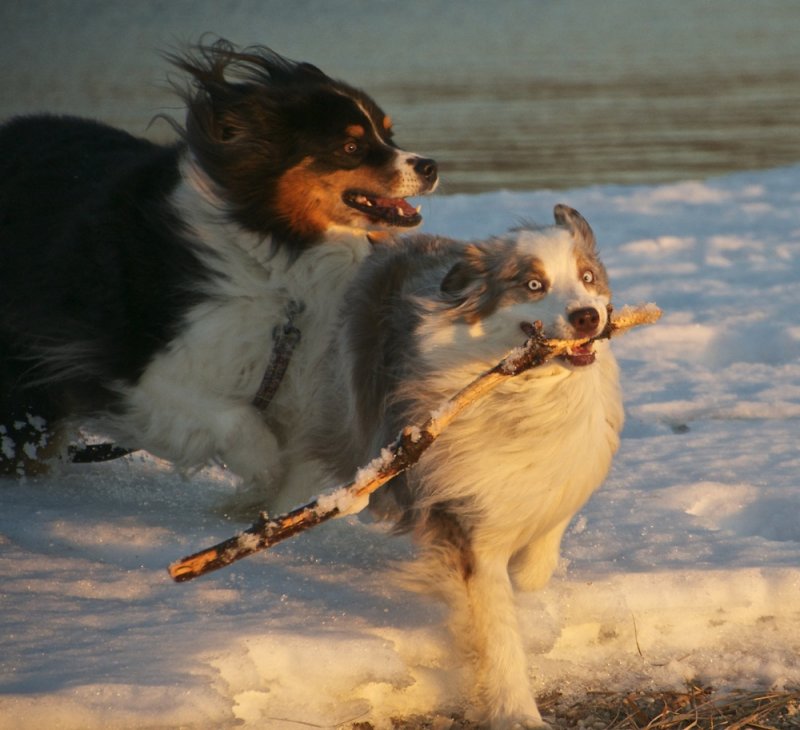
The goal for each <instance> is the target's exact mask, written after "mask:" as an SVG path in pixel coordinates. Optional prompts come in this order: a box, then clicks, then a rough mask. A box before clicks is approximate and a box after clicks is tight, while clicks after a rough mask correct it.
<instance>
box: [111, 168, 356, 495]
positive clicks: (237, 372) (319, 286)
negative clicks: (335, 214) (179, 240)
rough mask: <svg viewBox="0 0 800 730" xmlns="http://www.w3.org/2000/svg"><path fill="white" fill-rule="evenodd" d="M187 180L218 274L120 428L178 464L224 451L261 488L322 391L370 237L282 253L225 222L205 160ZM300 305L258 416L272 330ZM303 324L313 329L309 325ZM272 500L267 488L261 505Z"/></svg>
mask: <svg viewBox="0 0 800 730" xmlns="http://www.w3.org/2000/svg"><path fill="white" fill-rule="evenodd" d="M185 178H186V179H187V180H188V181H189V182H188V184H185V185H183V186H182V187H181V188H179V190H178V191H177V194H176V198H175V204H176V206H177V207H178V209H179V210H180V211H181V213H182V215H183V218H184V220H185V221H186V222H187V224H188V226H189V227H190V230H191V231H192V232H193V233H194V235H195V236H196V237H197V240H198V241H199V242H201V244H202V246H203V247H204V248H203V251H201V254H202V255H203V256H204V258H205V259H206V263H207V265H208V267H209V268H210V269H212V270H213V271H216V272H218V274H219V275H218V276H217V277H216V278H214V279H213V280H211V281H210V282H208V283H206V284H205V285H204V286H205V287H206V288H207V291H208V293H209V294H210V297H209V298H208V299H207V300H206V301H204V302H203V303H202V304H199V305H197V306H196V307H194V308H193V309H191V310H190V311H189V313H188V315H187V317H186V322H185V323H184V324H185V326H184V327H183V328H182V330H181V332H180V333H179V334H178V335H177V336H176V337H175V338H174V340H173V341H172V342H171V343H170V345H169V347H168V348H167V349H166V350H164V351H163V352H161V353H160V354H159V355H158V356H156V357H155V358H154V360H153V362H152V363H151V364H150V366H149V367H148V368H147V370H146V371H145V373H144V374H143V375H142V377H141V379H140V381H139V382H138V383H137V384H136V386H135V387H133V388H130V389H128V391H127V392H126V394H125V395H126V408H127V410H126V418H125V421H124V424H123V425H122V426H121V428H120V430H123V431H124V432H125V435H126V436H127V437H129V438H130V439H131V440H132V441H133V442H135V443H139V444H144V445H147V444H150V443H158V444H163V445H164V446H162V448H161V453H162V454H163V455H164V456H167V458H169V459H170V460H171V461H173V462H175V463H176V464H178V465H181V466H185V467H194V466H195V465H197V464H203V463H205V462H206V461H208V459H210V458H213V457H215V456H219V457H220V458H222V459H223V460H224V461H225V463H226V464H227V465H228V466H229V467H230V468H231V469H232V470H233V471H234V472H235V473H237V474H239V475H240V476H242V477H243V478H244V480H245V482H246V483H256V484H258V485H259V486H260V488H261V489H264V488H265V487H268V486H270V485H271V484H272V483H274V482H276V481H277V480H279V478H280V475H281V471H282V463H281V462H282V456H281V454H282V451H283V449H284V447H285V443H284V442H285V439H286V438H288V437H289V436H288V435H289V434H292V433H294V432H295V431H296V430H297V429H298V423H299V422H300V421H301V420H302V418H303V417H304V416H305V413H306V411H307V408H308V405H309V403H310V402H312V401H313V399H314V397H315V389H314V387H313V383H314V382H316V381H315V378H314V377H313V373H314V370H315V368H317V367H318V365H319V363H320V361H321V359H322V357H323V355H324V351H325V346H326V344H327V339H328V337H327V333H328V332H329V331H330V327H331V325H332V322H333V319H334V317H335V315H336V314H337V312H338V306H339V303H340V300H341V297H342V295H343V292H344V290H345V288H346V287H347V285H348V284H349V283H350V281H351V279H352V277H353V275H354V273H355V271H356V270H357V266H358V263H359V262H360V261H361V260H362V259H363V258H364V257H365V256H367V255H368V253H369V250H370V243H369V242H368V240H367V238H366V236H365V235H363V234H362V235H354V234H351V233H349V232H347V231H343V232H342V233H341V235H330V236H329V237H328V238H327V239H326V240H325V242H323V243H320V244H318V245H316V246H314V247H313V248H311V249H310V250H309V251H307V252H305V253H304V254H303V255H302V256H300V257H299V258H298V259H297V260H295V261H292V260H291V258H290V257H289V255H288V254H287V253H286V252H285V251H281V252H278V253H275V254H274V253H273V252H272V250H271V246H270V241H269V240H268V239H266V240H265V239H263V238H260V237H257V236H255V235H249V234H246V233H243V232H242V230H241V228H239V227H236V226H233V225H232V224H229V223H226V222H225V220H224V218H223V217H222V216H221V215H220V214H219V201H218V200H216V199H215V198H214V195H213V193H212V192H211V191H210V190H209V189H208V187H207V183H206V181H205V180H204V178H203V177H202V176H200V175H199V173H197V171H196V170H191V169H189V170H187V173H186V175H185ZM295 305H300V307H301V311H300V313H299V314H296V315H295V319H294V324H295V325H296V326H297V327H298V328H299V329H300V331H301V339H300V343H299V345H298V346H297V348H296V350H295V352H294V353H293V355H292V358H291V363H290V367H289V368H288V369H287V371H286V374H285V376H284V379H283V380H282V382H281V383H280V387H279V388H278V390H277V393H276V395H275V398H274V400H273V401H272V402H271V403H270V404H269V409H268V413H267V414H259V413H258V411H256V409H255V408H253V406H252V401H253V398H254V396H255V395H256V393H257V391H258V389H259V386H260V384H261V381H262V379H263V377H264V373H265V370H266V368H267V367H268V364H269V363H270V358H271V354H272V352H273V348H274V344H275V342H274V333H275V332H276V331H278V330H280V329H281V328H282V327H283V326H284V325H285V324H286V322H287V318H288V316H289V309H290V307H294V306H295ZM306 322H312V323H313V329H312V330H311V331H305V332H303V329H304V325H305V323H306ZM167 449H169V450H170V451H169V453H165V452H166V450H167ZM264 498H265V495H264V493H261V494H260V495H259V499H260V500H262V505H263V499H264ZM242 505H243V508H247V506H248V505H246V504H245V501H244V500H243V501H242Z"/></svg>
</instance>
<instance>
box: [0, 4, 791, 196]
mask: <svg viewBox="0 0 800 730" xmlns="http://www.w3.org/2000/svg"><path fill="white" fill-rule="evenodd" d="M206 31H212V32H215V33H218V34H220V35H224V36H226V37H228V38H230V39H231V40H234V41H235V42H237V43H240V44H248V43H254V42H258V43H264V44H267V45H270V46H272V47H273V48H275V49H276V50H278V51H280V52H281V53H284V54H285V55H288V56H290V57H293V58H298V59H303V60H309V61H312V62H314V63H316V64H317V65H319V66H320V67H321V68H323V69H324V70H325V71H327V72H328V73H329V74H331V75H333V76H338V77H341V78H344V79H346V80H348V81H350V82H351V83H353V84H355V85H359V86H362V87H364V88H365V89H367V90H368V91H370V92H371V93H372V95H373V96H375V97H376V98H377V99H378V101H379V102H380V103H381V105H382V106H383V107H384V108H385V109H386V110H387V111H389V113H390V114H391V115H392V117H393V118H394V119H395V122H396V130H397V139H398V142H399V143H400V144H401V145H402V146H404V147H406V148H408V149H414V150H416V151H420V152H425V153H426V154H430V155H432V156H435V157H436V158H437V159H438V160H439V161H440V163H441V167H442V173H443V179H444V184H443V188H442V191H443V192H450V193H452V192H461V191H465V192H478V191H482V190H490V189H497V188H512V189H541V188H569V187H576V186H583V185H591V184H603V183H640V182H643V183H657V182H664V181H669V180H676V179H686V178H695V177H705V176H709V175H713V174H717V173H723V172H727V171H733V170H741V169H751V168H762V167H773V166H779V165H784V164H790V163H794V162H798V161H800V2H798V1H797V0H662V1H660V2H657V1H655V0H561V1H557V0H551V1H547V0H539V1H536V0H528V1H527V2H526V1H524V0H508V1H505V2H504V1H502V0H500V1H498V0H495V2H491V3H490V2H485V1H483V0H448V1H445V0H439V1H437V0H431V1H429V2H421V1H414V0H407V2H404V3H397V2H386V1H384V0H371V1H370V2H365V1H362V0H331V1H329V2H324V1H322V0H319V1H318V2H304V1H301V0H295V2H290V1H289V0H281V2H272V1H267V2H248V1H246V0H242V1H236V0H218V1H217V2H213V1H212V0H197V1H196V2H188V0H173V2H155V1H153V2H148V1H143V2H137V3H128V2H118V1H115V0H106V1H105V2H93V1H89V0H83V1H81V0H24V1H21V2H18V1H16V0H6V2H5V3H3V4H2V7H0V72H1V74H2V75H1V76H0V78H2V81H1V82H0V84H2V86H0V88H2V89H3V91H2V93H1V94H0V116H2V117H6V116H8V115H11V114H15V113H21V112H29V111H38V110H43V109H49V110H53V111H59V112H66V113H78V114H85V115H92V116H96V117H99V118H102V119H105V120H107V121H109V122H111V123H114V124H119V125H121V126H124V127H126V128H128V129H129V130H131V131H133V132H134V133H137V134H147V135H149V136H151V137H155V138H159V137H161V138H165V137H166V136H167V135H168V130H167V129H166V126H165V125H161V124H156V125H154V126H153V127H151V128H149V129H148V123H149V121H150V119H151V118H152V117H153V115H154V114H155V113H157V112H159V111H163V110H165V109H169V108H170V107H171V106H174V104H175V102H174V97H173V96H172V95H171V94H170V92H169V91H168V90H167V89H166V85H165V78H166V69H165V65H164V63H163V61H162V60H161V59H160V58H159V56H158V49H164V48H170V47H174V46H175V44H176V43H180V42H182V41H187V40H197V38H199V36H200V35H201V34H202V33H203V32H206ZM177 113H179V112H177Z"/></svg>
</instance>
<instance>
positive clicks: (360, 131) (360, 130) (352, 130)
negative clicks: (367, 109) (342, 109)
mask: <svg viewBox="0 0 800 730" xmlns="http://www.w3.org/2000/svg"><path fill="white" fill-rule="evenodd" d="M344 131H345V132H346V133H347V134H348V135H349V136H350V137H355V138H356V139H361V138H362V137H363V136H364V135H365V134H366V133H367V131H366V130H365V129H364V127H362V126H361V125H360V124H351V125H350V126H349V127H346V128H345V130H344Z"/></svg>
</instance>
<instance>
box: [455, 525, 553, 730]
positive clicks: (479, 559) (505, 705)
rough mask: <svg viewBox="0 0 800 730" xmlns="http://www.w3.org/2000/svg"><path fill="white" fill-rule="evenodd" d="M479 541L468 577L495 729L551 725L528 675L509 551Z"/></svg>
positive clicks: (481, 676)
mask: <svg viewBox="0 0 800 730" xmlns="http://www.w3.org/2000/svg"><path fill="white" fill-rule="evenodd" d="M486 543H488V544H483V545H481V544H479V543H478V542H477V541H476V542H475V543H474V546H475V550H474V555H475V566H474V572H473V573H472V574H471V575H470V576H468V577H466V579H465V580H466V594H467V601H468V603H469V613H470V614H471V619H472V621H471V623H472V626H471V629H472V637H471V641H472V645H473V651H474V652H475V657H476V660H477V674H478V677H477V679H478V686H479V688H480V693H481V695H482V696H483V701H484V704H485V706H486V709H487V714H488V718H489V720H490V722H491V727H492V730H516V729H517V728H546V727H548V725H547V723H545V722H544V721H543V720H542V717H541V715H540V714H539V710H538V708H537V707H536V701H535V700H534V698H533V694H532V692H531V689H530V684H529V680H528V664H527V661H526V658H525V652H524V649H523V645H522V637H521V635H520V630H519V622H518V618H517V611H516V606H515V604H514V591H513V588H512V586H511V580H510V578H509V575H508V561H507V557H506V554H503V553H501V552H498V551H497V550H492V547H491V540H487V541H486Z"/></svg>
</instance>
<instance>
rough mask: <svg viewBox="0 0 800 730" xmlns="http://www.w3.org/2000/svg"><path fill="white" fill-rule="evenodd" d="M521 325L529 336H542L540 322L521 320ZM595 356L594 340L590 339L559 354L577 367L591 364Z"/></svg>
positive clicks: (562, 358) (560, 357)
mask: <svg viewBox="0 0 800 730" xmlns="http://www.w3.org/2000/svg"><path fill="white" fill-rule="evenodd" d="M519 327H520V329H521V330H522V331H523V332H524V333H525V334H526V336H528V337H535V336H537V335H539V336H541V323H540V322H537V323H535V324H531V323H530V322H520V323H519ZM594 357H595V352H594V342H592V341H591V340H589V342H585V343H584V344H582V345H575V346H574V347H570V348H569V350H567V352H566V354H564V355H560V356H559V359H560V360H565V361H566V362H568V363H569V364H570V365H574V366H575V367H584V366H586V365H591V364H592V363H593V362H594Z"/></svg>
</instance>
